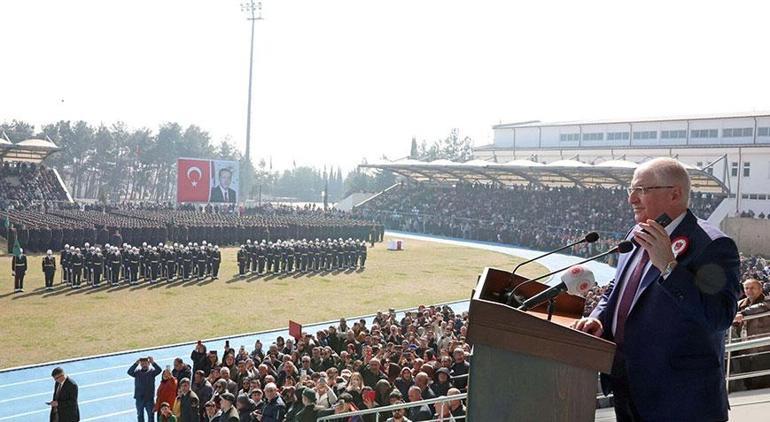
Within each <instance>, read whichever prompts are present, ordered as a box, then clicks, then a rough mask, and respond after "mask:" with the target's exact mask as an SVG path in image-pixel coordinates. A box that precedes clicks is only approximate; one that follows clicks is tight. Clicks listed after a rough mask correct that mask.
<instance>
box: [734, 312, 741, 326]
mask: <svg viewBox="0 0 770 422" xmlns="http://www.w3.org/2000/svg"><path fill="white" fill-rule="evenodd" d="M742 323H743V314H735V319H733V324H742Z"/></svg>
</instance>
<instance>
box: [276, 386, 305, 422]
mask: <svg viewBox="0 0 770 422" xmlns="http://www.w3.org/2000/svg"><path fill="white" fill-rule="evenodd" d="M304 389H305V387H303V386H298V387H296V388H295V387H292V386H288V387H286V386H284V387H283V389H281V397H282V398H283V402H284V404H285V405H286V416H285V420H286V421H288V422H291V421H294V420H296V417H297V414H298V413H299V412H300V411H301V410H302V409H303V408H304V407H305V405H304V404H303V403H302V390H304Z"/></svg>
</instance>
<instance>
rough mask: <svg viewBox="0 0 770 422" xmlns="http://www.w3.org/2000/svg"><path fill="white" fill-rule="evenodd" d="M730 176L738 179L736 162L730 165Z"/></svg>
mask: <svg viewBox="0 0 770 422" xmlns="http://www.w3.org/2000/svg"><path fill="white" fill-rule="evenodd" d="M730 176H732V177H738V163H737V162H735V161H733V162H732V163H730Z"/></svg>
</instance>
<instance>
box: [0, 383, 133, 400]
mask: <svg viewBox="0 0 770 422" xmlns="http://www.w3.org/2000/svg"><path fill="white" fill-rule="evenodd" d="M129 380H131V378H129V377H126V378H120V379H114V380H109V381H102V382H95V383H93V384H86V385H78V388H80V389H82V388H89V387H98V386H100V385H107V384H114V383H116V382H123V381H129ZM52 394H53V392H51V391H49V392H45V393H34V394H27V395H24V396H20V397H12V398H10V399H3V400H0V403H8V402H11V401H16V400H23V399H28V398H30V397H40V396H50V395H52Z"/></svg>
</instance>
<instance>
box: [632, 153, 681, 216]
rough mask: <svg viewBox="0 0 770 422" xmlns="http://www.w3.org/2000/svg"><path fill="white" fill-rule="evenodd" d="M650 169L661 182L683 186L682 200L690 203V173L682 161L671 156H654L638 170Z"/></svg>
mask: <svg viewBox="0 0 770 422" xmlns="http://www.w3.org/2000/svg"><path fill="white" fill-rule="evenodd" d="M647 170H649V171H650V172H652V174H654V175H655V180H657V181H658V183H660V184H671V185H673V186H677V187H680V188H682V200H683V201H684V202H685V203H684V205H685V206H687V205H689V203H690V175H689V174H688V173H687V169H686V168H684V166H683V165H682V163H681V162H679V161H678V160H675V159H673V158H669V157H659V158H653V159H652V160H650V161H647V162H645V163H643V164H641V165H640V166H639V167H637V168H636V171H647Z"/></svg>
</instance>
